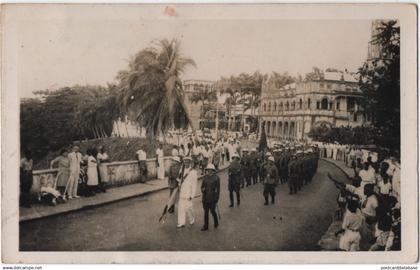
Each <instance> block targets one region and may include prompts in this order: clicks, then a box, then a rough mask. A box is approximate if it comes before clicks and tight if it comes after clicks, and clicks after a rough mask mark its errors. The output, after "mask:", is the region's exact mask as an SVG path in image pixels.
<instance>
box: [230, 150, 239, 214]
mask: <svg viewBox="0 0 420 270" xmlns="http://www.w3.org/2000/svg"><path fill="white" fill-rule="evenodd" d="M228 189H229V199H230V205H229V207H233V205H234V203H233V201H234V200H233V192H235V193H236V202H237V204H238V206H239V204H240V202H241V198H240V193H239V191H240V189H241V165H240V164H239V155H238V154H237V153H235V154H233V155H232V162H231V163H230V166H229V186H228Z"/></svg>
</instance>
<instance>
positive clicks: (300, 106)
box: [299, 99, 302, 110]
mask: <svg viewBox="0 0 420 270" xmlns="http://www.w3.org/2000/svg"><path fill="white" fill-rule="evenodd" d="M299 110H302V99H299Z"/></svg>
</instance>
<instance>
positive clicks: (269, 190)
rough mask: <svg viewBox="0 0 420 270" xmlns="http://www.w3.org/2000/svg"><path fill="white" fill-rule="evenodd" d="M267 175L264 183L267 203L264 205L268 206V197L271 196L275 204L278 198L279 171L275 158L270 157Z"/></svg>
mask: <svg viewBox="0 0 420 270" xmlns="http://www.w3.org/2000/svg"><path fill="white" fill-rule="evenodd" d="M266 171H267V175H266V179H265V182H264V192H263V195H264V199H265V203H264V205H268V195H270V196H271V203H272V204H274V200H275V197H276V190H275V188H276V185H277V184H278V171H277V168H276V165H275V164H274V157H273V156H269V157H268V163H267V168H266Z"/></svg>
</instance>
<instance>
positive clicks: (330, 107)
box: [328, 102, 333, 110]
mask: <svg viewBox="0 0 420 270" xmlns="http://www.w3.org/2000/svg"><path fill="white" fill-rule="evenodd" d="M332 106H333V104H332V102H330V106H329V107H328V109H329V110H332Z"/></svg>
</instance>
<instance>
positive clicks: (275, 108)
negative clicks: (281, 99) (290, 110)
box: [273, 102, 277, 112]
mask: <svg viewBox="0 0 420 270" xmlns="http://www.w3.org/2000/svg"><path fill="white" fill-rule="evenodd" d="M273 111H274V112H275V111H277V102H274V110H273Z"/></svg>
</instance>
